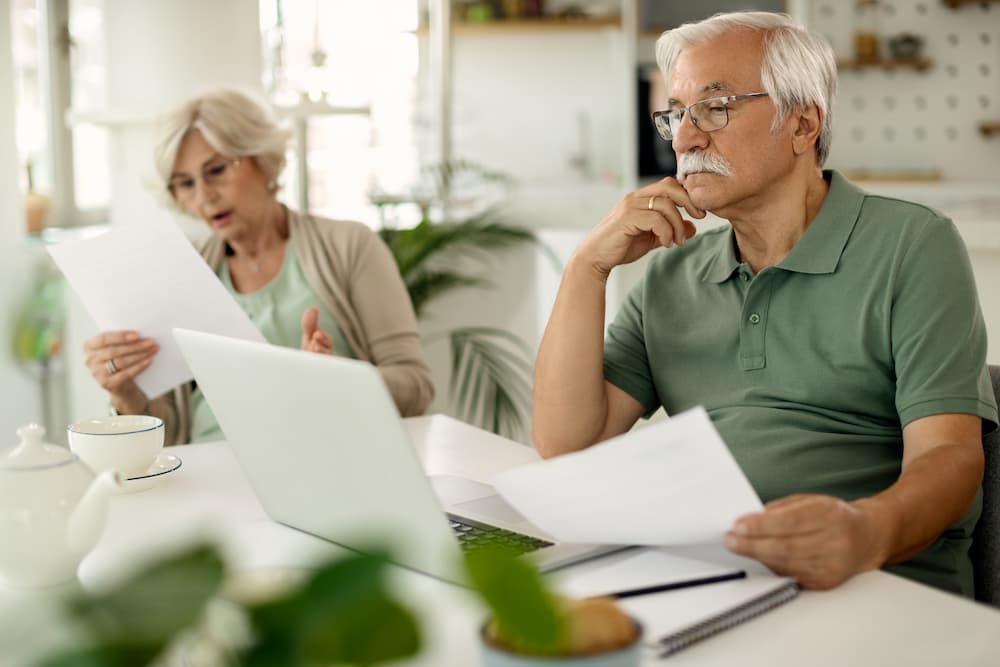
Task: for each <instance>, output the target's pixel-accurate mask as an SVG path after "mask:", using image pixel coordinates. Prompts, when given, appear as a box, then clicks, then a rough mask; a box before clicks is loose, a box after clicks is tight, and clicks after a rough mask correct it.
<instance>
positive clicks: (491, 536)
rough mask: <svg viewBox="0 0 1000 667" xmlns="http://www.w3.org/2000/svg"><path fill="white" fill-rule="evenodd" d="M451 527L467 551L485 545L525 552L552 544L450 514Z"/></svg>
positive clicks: (520, 552)
mask: <svg viewBox="0 0 1000 667" xmlns="http://www.w3.org/2000/svg"><path fill="white" fill-rule="evenodd" d="M448 520H449V522H450V523H451V529H452V530H453V531H455V536H456V537H457V538H458V542H459V544H461V545H462V549H463V550H465V551H472V550H473V549H481V548H483V547H501V548H506V549H511V550H513V551H514V552H515V553H519V554H523V553H527V552H529V551H535V550H536V549H542V548H544V547H550V546H552V542H546V541H545V540H541V539H538V538H537V537H531V536H530V535H524V534H523V533H515V532H514V531H511V530H504V529H503V528H497V527H496V526H488V525H486V524H485V523H479V522H477V521H472V520H471V519H466V518H463V517H458V516H454V515H453V514H449V515H448Z"/></svg>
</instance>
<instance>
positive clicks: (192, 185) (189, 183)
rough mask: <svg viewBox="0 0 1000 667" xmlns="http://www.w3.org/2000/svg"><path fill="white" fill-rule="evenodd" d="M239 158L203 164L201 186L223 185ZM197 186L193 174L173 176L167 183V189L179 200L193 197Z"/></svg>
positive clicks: (227, 180)
mask: <svg viewBox="0 0 1000 667" xmlns="http://www.w3.org/2000/svg"><path fill="white" fill-rule="evenodd" d="M239 163H240V158H234V159H232V160H219V161H218V162H212V163H210V164H207V165H205V167H204V168H203V169H202V170H201V182H202V185H203V186H212V187H217V186H220V185H225V184H226V183H228V182H229V179H230V178H232V175H233V170H234V169H235V168H236V167H237V166H239ZM197 187H198V179H197V177H195V176H174V177H173V178H171V179H170V181H169V183H167V190H168V191H169V192H170V194H171V195H173V197H174V199H176V200H177V201H179V202H186V201H191V200H192V199H194V193H195V190H197Z"/></svg>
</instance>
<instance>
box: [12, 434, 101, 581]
mask: <svg viewBox="0 0 1000 667" xmlns="http://www.w3.org/2000/svg"><path fill="white" fill-rule="evenodd" d="M17 435H18V436H19V437H20V438H21V444H20V445H18V446H17V447H16V448H15V449H13V450H12V451H10V452H9V453H7V454H6V455H5V456H0V582H2V583H4V584H6V585H7V586H9V587H15V588H18V587H20V588H36V587H42V586H54V585H57V584H62V583H66V582H69V581H73V580H75V579H76V570H77V567H79V565H80V561H81V560H83V557H84V556H85V555H87V553H88V552H89V551H90V550H91V549H92V548H93V546H94V544H96V542H97V539H98V538H99V537H100V535H101V531H102V530H103V529H104V520H105V518H106V516H107V513H108V501H109V499H110V496H111V495H112V494H113V493H114V492H115V491H116V490H117V489H118V488H119V486H120V479H119V477H118V475H117V473H115V472H111V471H109V472H104V473H102V474H101V475H100V476H98V477H97V478H96V479H95V478H94V473H92V472H91V471H90V468H88V467H87V466H86V465H84V464H83V463H82V462H81V461H80V460H79V459H78V458H77V456H76V454H73V453H72V452H71V451H70V450H69V449H67V448H66V447H59V446H57V445H48V444H45V443H43V442H42V437H43V436H44V435H45V429H44V428H42V427H41V426H39V425H38V424H28V425H27V426H22V427H21V428H19V429H17Z"/></svg>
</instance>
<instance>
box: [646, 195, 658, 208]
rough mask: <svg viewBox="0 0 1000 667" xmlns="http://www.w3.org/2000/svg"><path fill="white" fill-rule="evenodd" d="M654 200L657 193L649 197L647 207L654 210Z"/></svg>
mask: <svg viewBox="0 0 1000 667" xmlns="http://www.w3.org/2000/svg"><path fill="white" fill-rule="evenodd" d="M654 201H656V195H653V196H652V197H650V198H649V202H648V203H647V204H646V209H648V210H650V211H652V210H653V202H654Z"/></svg>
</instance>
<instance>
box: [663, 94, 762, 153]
mask: <svg viewBox="0 0 1000 667" xmlns="http://www.w3.org/2000/svg"><path fill="white" fill-rule="evenodd" d="M767 94H768V93H748V94H746V95H728V96H726V97H711V98H709V99H707V100H701V101H700V102H695V103H694V104H692V105H690V106H686V107H681V108H680V109H667V110H665V111H654V112H653V125H654V126H655V127H656V131H657V132H658V133H659V135H660V136H661V137H663V138H664V139H665V140H667V141H672V140H673V138H674V135H675V134H677V130H678V129H679V128H680V126H681V121H682V120H684V114H686V113H687V114H691V122H692V123H694V125H695V127H697V128H698V129H699V130H701V131H702V132H714V131H716V130H721V129H722V128H724V127H725V126H726V125H728V124H729V103H730V102H735V101H737V100H748V99H751V98H754V97H764V96H766V95H767Z"/></svg>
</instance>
